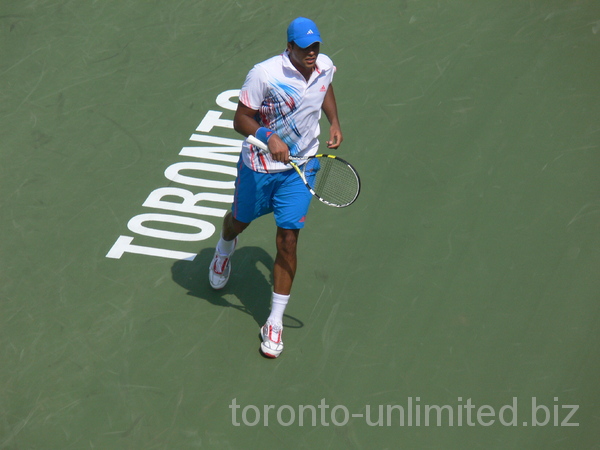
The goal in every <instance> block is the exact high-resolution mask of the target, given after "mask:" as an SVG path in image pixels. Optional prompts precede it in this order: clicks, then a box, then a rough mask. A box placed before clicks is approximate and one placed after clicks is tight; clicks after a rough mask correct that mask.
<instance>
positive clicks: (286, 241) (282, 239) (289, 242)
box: [277, 228, 299, 254]
mask: <svg viewBox="0 0 600 450" xmlns="http://www.w3.org/2000/svg"><path fill="white" fill-rule="evenodd" d="M298 234H299V230H287V229H284V228H279V229H278V230H277V251H279V252H282V253H286V254H295V253H296V247H297V244H298Z"/></svg>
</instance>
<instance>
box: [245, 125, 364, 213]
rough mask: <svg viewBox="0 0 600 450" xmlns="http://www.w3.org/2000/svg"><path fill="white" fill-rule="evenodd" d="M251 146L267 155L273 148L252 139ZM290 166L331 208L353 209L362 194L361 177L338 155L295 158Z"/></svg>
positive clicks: (249, 140) (312, 191)
mask: <svg viewBox="0 0 600 450" xmlns="http://www.w3.org/2000/svg"><path fill="white" fill-rule="evenodd" d="M247 140H248V142H249V143H250V144H252V145H254V146H255V147H258V148H260V149H261V150H264V151H269V147H268V146H267V144H265V143H264V142H263V141H261V140H259V139H257V138H256V137H254V136H252V135H250V136H248V139H247ZM289 164H290V165H291V166H292V167H293V168H294V169H296V172H298V175H300V178H302V181H303V182H304V184H305V185H306V187H307V188H308V190H309V191H310V193H311V194H312V195H314V196H315V197H317V198H318V199H319V200H320V201H321V202H323V203H325V204H326V205H328V206H334V207H336V208H344V207H346V206H350V205H351V204H352V203H354V202H355V201H356V199H357V198H358V194H360V177H359V176H358V172H357V171H356V169H354V167H352V165H351V164H350V163H349V162H347V161H344V160H343V159H342V158H338V157H337V156H334V155H324V154H323V155H315V156H309V157H308V158H293V157H292V158H291V159H290V162H289Z"/></svg>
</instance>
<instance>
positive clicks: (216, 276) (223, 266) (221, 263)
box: [208, 237, 237, 289]
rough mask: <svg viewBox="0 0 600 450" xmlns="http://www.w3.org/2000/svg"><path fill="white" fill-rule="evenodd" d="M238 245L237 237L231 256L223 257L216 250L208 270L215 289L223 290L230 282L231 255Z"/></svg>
mask: <svg viewBox="0 0 600 450" xmlns="http://www.w3.org/2000/svg"><path fill="white" fill-rule="evenodd" d="M236 245H237V237H236V238H235V241H234V243H233V250H232V252H231V253H230V254H229V255H222V254H220V253H219V250H218V249H217V250H215V256H214V257H213V259H212V262H211V263H210V268H209V270H208V280H209V281H210V285H211V286H212V288H213V289H223V288H224V287H225V285H226V284H227V282H228V281H229V275H231V261H230V258H231V255H233V252H234V251H235V246H236Z"/></svg>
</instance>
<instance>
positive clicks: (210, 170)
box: [106, 89, 243, 260]
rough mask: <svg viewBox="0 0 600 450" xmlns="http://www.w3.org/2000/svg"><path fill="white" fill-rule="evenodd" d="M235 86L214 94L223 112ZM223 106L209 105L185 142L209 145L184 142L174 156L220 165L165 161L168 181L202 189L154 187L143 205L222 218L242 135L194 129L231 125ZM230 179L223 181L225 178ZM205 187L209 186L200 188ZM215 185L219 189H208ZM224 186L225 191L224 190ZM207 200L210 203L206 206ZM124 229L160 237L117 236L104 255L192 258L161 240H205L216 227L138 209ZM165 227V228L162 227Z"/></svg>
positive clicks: (231, 105) (230, 106)
mask: <svg viewBox="0 0 600 450" xmlns="http://www.w3.org/2000/svg"><path fill="white" fill-rule="evenodd" d="M238 96H239V90H237V89H232V90H227V91H224V92H222V93H220V94H219V95H218V96H217V98H216V103H217V105H218V106H219V107H221V108H223V109H224V110H227V111H235V110H236V108H237V103H238V102H237V97H238ZM222 116H223V112H222V111H214V110H209V111H208V112H207V113H206V115H205V116H204V118H203V119H202V121H201V122H200V124H199V125H198V126H197V127H196V130H195V131H196V133H194V134H192V136H191V137H190V141H192V142H199V143H204V144H210V145H209V146H192V147H183V148H182V149H181V151H180V152H179V156H183V157H190V158H194V159H198V160H208V161H217V162H221V163H223V164H215V163H208V162H197V161H183V162H176V163H173V164H171V165H170V166H168V167H167V168H166V169H165V171H164V175H165V178H166V179H167V180H169V181H170V182H171V183H177V184H182V185H186V186H193V187H199V188H202V192H193V191H191V190H188V189H183V188H180V187H173V186H168V187H159V188H157V189H155V190H153V191H152V192H151V193H150V194H149V195H148V197H147V198H146V200H145V201H144V203H143V204H142V206H143V207H145V208H151V209H153V210H160V211H169V212H176V213H179V214H188V215H193V216H201V217H204V218H207V219H208V218H213V219H212V220H214V218H215V217H218V218H221V217H223V216H224V215H225V214H226V213H227V211H228V208H229V205H231V203H232V202H233V195H232V194H233V189H234V186H235V183H234V181H235V177H236V175H237V168H236V167H235V164H236V163H237V161H238V159H239V153H240V150H241V145H242V142H243V141H242V140H240V139H231V138H227V137H220V136H212V135H207V134H199V133H210V132H212V131H213V130H214V129H215V128H222V129H227V130H230V129H233V120H231V119H226V118H223V117H222ZM229 177H230V178H231V180H227V178H229ZM206 189H208V191H205V190H206ZM210 190H213V191H214V190H216V191H219V192H210ZM223 191H227V192H223ZM207 203H212V204H213V205H207ZM214 203H221V204H224V205H227V207H223V208H217V207H215V205H214ZM174 226H176V227H180V228H181V227H183V228H182V229H185V228H186V227H187V228H190V229H191V231H190V232H184V231H181V230H180V231H173V228H174ZM127 228H128V229H129V231H131V232H132V233H134V234H136V235H139V236H144V242H146V241H148V238H150V239H160V241H158V242H159V243H157V244H156V246H148V245H139V244H133V241H134V239H135V237H132V236H119V237H118V238H117V240H116V241H115V243H114V244H113V246H112V247H111V249H110V250H109V251H108V253H107V254H106V257H107V258H112V259H120V258H121V257H122V256H123V255H124V254H125V253H132V254H138V255H145V256H152V257H158V258H168V259H177V260H183V259H187V260H193V259H194V257H195V256H196V254H195V253H188V252H183V251H178V250H173V249H166V248H162V246H164V245H165V241H180V242H195V241H202V240H206V239H209V238H210V237H211V236H213V235H214V234H215V232H216V226H215V224H214V223H213V222H211V221H208V220H203V219H200V218H197V217H188V216H184V215H176V214H164V213H155V212H153V213H143V214H139V215H137V216H134V217H132V218H131V219H130V220H129V221H128V223H127ZM164 228H167V229H164Z"/></svg>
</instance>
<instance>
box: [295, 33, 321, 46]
mask: <svg viewBox="0 0 600 450" xmlns="http://www.w3.org/2000/svg"><path fill="white" fill-rule="evenodd" d="M315 42H318V43H320V44H321V43H322V42H323V41H321V36H314V35H313V36H304V37H302V38H300V39H296V40H295V41H294V43H295V44H296V45H297V46H298V47H300V48H306V47H310V46H311V45H313V44H314V43H315Z"/></svg>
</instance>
